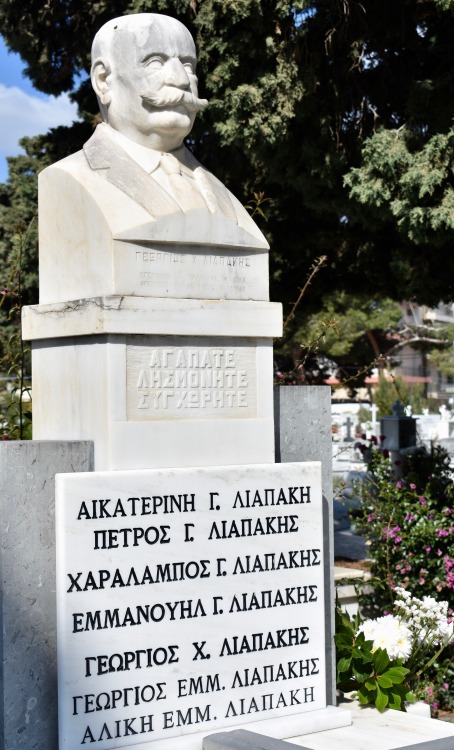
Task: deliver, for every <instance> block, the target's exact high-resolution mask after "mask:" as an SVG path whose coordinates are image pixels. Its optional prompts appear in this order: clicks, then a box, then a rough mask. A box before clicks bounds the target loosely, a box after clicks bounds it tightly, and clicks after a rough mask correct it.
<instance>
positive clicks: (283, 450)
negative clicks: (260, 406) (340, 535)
mask: <svg viewBox="0 0 454 750" xmlns="http://www.w3.org/2000/svg"><path fill="white" fill-rule="evenodd" d="M274 430H275V445H276V449H275V450H276V461H277V462H279V463H285V462H289V461H321V462H322V491H323V539H324V551H325V561H326V564H325V628H326V672H327V673H326V697H327V703H328V705H332V706H335V705H336V667H335V651H334V641H333V637H334V601H335V593H334V528H333V476H332V433H331V388H330V387H329V386H296V385H289V386H276V387H275V389H274Z"/></svg>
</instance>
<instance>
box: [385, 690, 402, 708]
mask: <svg viewBox="0 0 454 750" xmlns="http://www.w3.org/2000/svg"><path fill="white" fill-rule="evenodd" d="M388 696H389V704H388V706H389V708H394V710H395V711H405V707H404V703H403V701H402V698H401V697H400V695H398V694H397V693H395V692H394V691H393V692H391V693H388Z"/></svg>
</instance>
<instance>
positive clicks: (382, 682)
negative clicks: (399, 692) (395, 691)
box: [377, 674, 393, 688]
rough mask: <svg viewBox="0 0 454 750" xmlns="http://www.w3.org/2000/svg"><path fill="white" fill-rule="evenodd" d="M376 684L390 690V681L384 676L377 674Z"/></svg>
mask: <svg viewBox="0 0 454 750" xmlns="http://www.w3.org/2000/svg"><path fill="white" fill-rule="evenodd" d="M377 682H378V684H379V685H380V687H382V688H390V687H392V685H393V683H392V680H390V679H389V677H387V675H386V674H379V675H378V676H377Z"/></svg>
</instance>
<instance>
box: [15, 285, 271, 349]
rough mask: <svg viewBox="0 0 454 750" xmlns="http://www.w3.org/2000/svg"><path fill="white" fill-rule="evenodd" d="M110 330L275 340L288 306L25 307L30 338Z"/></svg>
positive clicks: (125, 301)
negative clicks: (283, 312)
mask: <svg viewBox="0 0 454 750" xmlns="http://www.w3.org/2000/svg"><path fill="white" fill-rule="evenodd" d="M108 333H112V334H156V335H158V334H161V335H168V336H172V335H183V336H185V335H186V336H239V337H259V338H261V337H264V338H275V337H279V336H282V305H281V304H280V303H277V302H263V301H252V300H193V299H167V298H149V297H129V296H128V297H126V296H105V297H90V298H87V299H79V300H72V301H69V302H55V303H48V304H44V305H30V306H28V307H24V308H23V310H22V337H23V339H24V340H25V341H33V340H37V339H49V338H63V337H68V336H86V335H95V334H108Z"/></svg>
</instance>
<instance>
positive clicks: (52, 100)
mask: <svg viewBox="0 0 454 750" xmlns="http://www.w3.org/2000/svg"><path fill="white" fill-rule="evenodd" d="M24 67H25V63H23V62H22V60H21V58H20V57H19V55H16V54H15V53H12V52H8V49H7V48H6V46H5V44H4V42H3V39H2V37H1V36H0V122H1V130H0V132H1V136H0V182H5V180H6V178H7V174H8V167H7V163H6V157H7V156H16V155H17V154H19V153H21V151H22V149H21V148H20V146H19V143H18V141H19V138H22V137H23V136H24V135H39V134H40V133H46V132H47V131H48V130H49V128H52V127H56V126H57V125H70V124H71V123H72V122H73V120H76V119H77V107H76V106H75V105H74V104H72V103H71V102H70V101H69V98H68V96H67V95H66V94H64V95H62V96H59V97H54V96H47V95H46V94H42V93H40V92H39V91H36V90H35V89H34V88H33V86H32V84H31V83H30V81H29V80H28V78H26V77H25V76H24V75H23V73H22V71H23V69H24Z"/></svg>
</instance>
